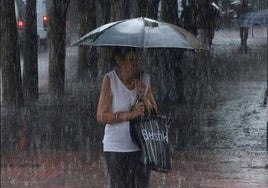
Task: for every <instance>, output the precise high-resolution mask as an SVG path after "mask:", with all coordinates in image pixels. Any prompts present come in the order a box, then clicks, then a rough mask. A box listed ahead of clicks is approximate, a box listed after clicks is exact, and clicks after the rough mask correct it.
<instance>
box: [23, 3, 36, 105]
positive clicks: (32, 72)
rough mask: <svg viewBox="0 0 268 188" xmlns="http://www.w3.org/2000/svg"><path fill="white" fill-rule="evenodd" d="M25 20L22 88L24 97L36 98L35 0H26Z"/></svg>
mask: <svg viewBox="0 0 268 188" xmlns="http://www.w3.org/2000/svg"><path fill="white" fill-rule="evenodd" d="M25 20H26V23H25V33H26V44H25V56H24V69H23V89H24V97H25V98H27V99H30V100H35V99H37V98H38V68H37V64H38V63H37V62H38V58H37V29H36V27H37V26H36V0H28V1H27V4H26V18H25Z"/></svg>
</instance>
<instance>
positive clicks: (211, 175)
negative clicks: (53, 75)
mask: <svg viewBox="0 0 268 188" xmlns="http://www.w3.org/2000/svg"><path fill="white" fill-rule="evenodd" d="M264 31H266V30H265V28H264V30H263V29H260V28H258V29H256V30H255V36H254V38H252V37H250V38H249V41H248V45H249V47H250V52H249V53H248V54H241V53H240V52H239V44H240V39H239V38H237V36H238V35H239V34H238V31H229V30H220V31H217V32H216V36H215V39H214V41H213V42H214V45H213V48H212V49H213V52H212V58H213V62H212V65H213V67H214V68H215V71H216V73H215V75H216V76H218V77H217V80H212V78H214V77H212V78H210V77H209V76H208V78H207V77H206V74H200V75H201V76H203V77H204V78H202V79H205V80H206V79H209V80H210V82H212V83H213V84H211V85H206V82H204V83H202V82H201V83H200V88H202V89H204V91H205V92H204V93H202V92H201V94H202V95H204V97H205V98H206V97H207V96H209V97H207V98H208V100H209V101H208V103H206V102H207V101H202V102H204V104H199V106H198V107H195V106H194V107H192V106H187V105H185V104H179V105H178V104H170V106H169V107H170V108H171V109H174V110H175V111H178V112H180V113H181V116H184V115H187V117H188V116H189V117H188V119H187V118H186V119H183V120H181V119H180V118H178V121H179V122H178V123H180V124H181V125H180V127H175V128H173V129H172V133H173V134H172V142H173V147H172V151H173V152H172V160H173V170H172V172H170V173H168V174H162V173H156V172H152V174H151V187H153V188H176V187H181V188H209V187H211V188H212V187H213V188H215V187H216V188H255V187H256V188H266V187H268V167H267V165H268V152H267V148H266V139H267V138H266V118H265V117H266V107H265V106H264V105H263V96H264V90H265V89H266V86H267V84H266V81H267V80H266V78H267V77H266V74H267V72H266V70H267V69H266V62H265V61H266V56H265V54H266V49H265V48H264V47H265V46H266V41H267V40H266V38H265V37H266V36H265V34H266V32H264ZM266 55H267V54H266ZM69 58H74V56H73V54H72V56H71V57H69ZM68 66H70V67H72V65H68ZM201 66H202V65H201ZM213 70H214V69H213ZM213 70H212V71H213ZM67 73H68V72H67ZM197 75H198V77H197V79H201V76H200V75H199V73H198V74H197ZM193 81H196V80H195V79H191V78H190V77H189V79H188V80H186V84H187V86H190V85H192V84H196V83H192V82H193ZM198 88H199V85H198ZM73 92H75V90H74V91H73ZM187 92H189V94H188V95H191V93H190V92H192V93H193V94H195V92H193V91H190V89H189V90H187ZM77 93H78V92H77ZM77 93H75V94H77ZM201 94H200V95H201ZM196 95H197V94H196ZM197 96H198V95H197ZM89 97H91V96H89ZM197 101H198V100H197ZM69 103H71V104H70V106H68V108H66V109H65V108H64V109H63V110H62V109H61V108H59V109H57V110H55V111H53V113H52V114H54V113H55V114H56V115H55V116H56V117H61V118H62V119H53V116H52V117H51V115H47V117H43V119H42V121H44V122H40V124H39V125H38V126H40V127H41V128H40V130H41V131H44V134H46V133H47V131H51V132H53V130H49V129H48V130H46V129H45V128H44V127H42V125H43V124H42V123H44V124H46V123H47V124H51V125H52V126H54V125H57V123H58V121H61V120H63V121H64V123H66V125H68V126H69V127H71V128H73V130H69V131H70V132H71V133H72V132H75V129H76V128H79V130H80V131H81V132H83V131H85V130H84V129H82V128H81V127H80V126H82V125H83V123H85V122H86V123H87V122H88V121H86V120H85V122H83V118H82V117H83V116H82V115H85V116H93V115H94V112H95V109H94V111H92V109H89V108H88V107H85V106H82V107H78V108H76V107H74V106H73V105H74V104H76V103H75V101H73V100H70V101H68V104H69ZM92 106H94V105H92ZM43 108H44V109H43V111H46V110H47V111H49V110H51V109H50V108H49V107H43ZM68 110H71V113H67V111H68ZM33 111H34V109H33ZM62 114H63V115H62ZM70 114H71V115H70ZM74 114H76V116H75V115H74ZM61 115H62V116H61ZM68 115H69V117H68ZM39 116H40V114H35V117H33V118H40V117H39ZM66 116H67V117H68V118H69V119H70V121H67V120H66V119H64V118H65V117H66ZM76 119H77V120H78V121H79V122H78V125H76V124H74V122H75V120H76ZM75 123H77V122H75ZM200 125H202V126H200ZM69 127H68V128H69ZM35 129H36V131H37V133H39V132H38V131H39V128H38V127H35ZM86 131H91V132H93V133H94V134H97V133H98V132H96V133H95V132H94V131H93V130H92V129H86ZM51 132H50V133H49V134H50V135H49V136H51V135H52V133H51ZM177 132H178V134H177ZM80 134H82V133H79V135H80ZM33 135H34V134H33ZM40 135H41V136H42V134H40ZM73 135H75V134H71V136H73ZM192 135H194V136H192ZM38 136H39V135H38ZM38 136H37V137H35V138H33V139H36V140H35V142H36V143H39V142H40V140H39V139H42V137H41V136H40V137H38ZM184 137H185V138H184ZM72 139H73V140H75V141H77V140H79V141H80V140H81V139H82V138H79V137H75V136H74V137H72ZM90 139H91V137H90ZM97 139H98V138H97ZM184 139H185V140H184ZM73 140H72V141H73ZM92 140H93V141H95V140H94V139H92ZM92 140H86V142H93V141H92ZM69 142H71V141H68V142H67V141H66V142H63V143H65V144H66V143H68V144H69ZM39 144H40V143H39ZM71 144H73V143H71ZM74 144H75V142H74ZM96 144H98V147H96V148H99V144H100V143H98V142H97V143H96ZM183 144H184V145H185V147H183V148H179V149H178V146H181V145H183ZM41 145H42V143H41ZM43 145H44V146H43V147H44V148H45V147H46V144H43ZM87 146H88V148H82V149H81V148H80V149H78V150H76V151H68V150H52V151H50V152H48V151H46V150H42V149H40V148H39V150H37V151H35V152H26V151H23V150H21V151H20V150H16V151H15V152H12V153H5V154H2V155H1V187H2V188H26V187H27V188H105V187H108V184H107V173H106V170H105V166H104V163H103V159H102V155H101V151H100V150H98V149H96V148H94V147H93V146H92V145H87ZM36 147H37V149H38V145H37V146H36ZM53 151H55V152H53Z"/></svg>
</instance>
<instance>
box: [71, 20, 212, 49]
mask: <svg viewBox="0 0 268 188" xmlns="http://www.w3.org/2000/svg"><path fill="white" fill-rule="evenodd" d="M83 45H87V46H125V47H137V48H185V49H207V48H206V47H204V46H202V45H201V44H200V42H199V40H198V39H197V38H196V37H195V36H194V35H193V34H191V33H190V32H188V31H186V30H185V29H183V28H180V27H178V26H176V25H173V24H169V23H165V22H159V21H157V20H153V19H149V18H144V17H139V18H133V19H127V20H120V21H115V22H112V23H108V24H105V25H103V26H101V27H98V28H96V29H95V30H93V31H91V32H89V33H88V34H86V35H85V36H83V37H82V38H80V39H79V40H78V41H77V42H76V43H74V44H73V46H83Z"/></svg>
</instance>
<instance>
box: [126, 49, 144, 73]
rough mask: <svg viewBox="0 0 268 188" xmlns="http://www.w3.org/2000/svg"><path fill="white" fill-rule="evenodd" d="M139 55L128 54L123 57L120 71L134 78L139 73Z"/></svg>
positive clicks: (134, 53) (135, 53)
mask: <svg viewBox="0 0 268 188" xmlns="http://www.w3.org/2000/svg"><path fill="white" fill-rule="evenodd" d="M139 61H140V59H139V54H138V53H137V52H133V51H131V52H128V53H127V54H126V56H125V61H124V62H122V71H127V73H128V74H129V76H134V75H136V74H138V73H139Z"/></svg>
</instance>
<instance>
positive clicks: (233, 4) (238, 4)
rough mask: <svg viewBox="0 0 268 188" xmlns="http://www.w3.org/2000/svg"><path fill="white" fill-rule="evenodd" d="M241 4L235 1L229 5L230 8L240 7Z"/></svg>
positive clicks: (237, 0) (238, 0)
mask: <svg viewBox="0 0 268 188" xmlns="http://www.w3.org/2000/svg"><path fill="white" fill-rule="evenodd" d="M241 4H242V2H241V1H240V0H235V1H233V2H232V3H231V4H230V5H231V6H240V5H241Z"/></svg>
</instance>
